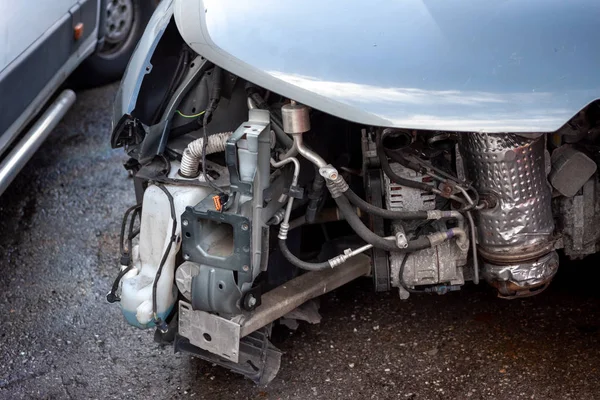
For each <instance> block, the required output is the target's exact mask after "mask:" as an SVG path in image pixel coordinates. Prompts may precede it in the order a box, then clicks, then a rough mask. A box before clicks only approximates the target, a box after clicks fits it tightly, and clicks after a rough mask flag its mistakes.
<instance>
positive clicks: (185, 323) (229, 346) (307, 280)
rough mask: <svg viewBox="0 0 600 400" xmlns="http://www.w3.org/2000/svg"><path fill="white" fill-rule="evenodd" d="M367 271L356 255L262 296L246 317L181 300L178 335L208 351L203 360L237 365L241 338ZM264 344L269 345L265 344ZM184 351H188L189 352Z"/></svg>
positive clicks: (241, 357)
mask: <svg viewBox="0 0 600 400" xmlns="http://www.w3.org/2000/svg"><path fill="white" fill-rule="evenodd" d="M369 271H370V262H369V258H368V257H366V256H363V255H359V256H356V257H354V258H352V260H351V261H349V262H348V263H346V265H344V268H333V269H332V268H329V269H326V270H323V271H313V272H308V273H306V274H304V275H301V276H299V277H297V278H295V279H293V280H292V281H290V282H288V284H286V285H283V286H279V287H277V288H276V289H274V290H271V291H270V292H268V293H266V294H265V295H263V297H262V304H261V305H260V306H259V307H257V308H256V309H255V310H254V312H253V313H252V314H251V315H250V316H248V317H245V316H243V315H239V316H238V317H237V318H235V319H226V318H223V317H220V316H218V315H216V314H210V313H207V312H203V311H198V310H194V309H193V308H192V307H191V306H190V304H188V303H185V302H183V301H182V302H180V303H179V329H180V332H179V334H180V335H181V336H182V337H184V338H185V339H186V341H187V342H188V343H190V344H191V345H193V346H194V347H196V348H198V349H202V350H204V351H206V352H207V353H202V352H200V353H198V354H197V355H201V356H202V358H205V359H209V360H211V361H212V360H213V359H212V358H210V356H209V357H206V355H208V354H216V355H217V356H219V357H222V358H224V359H225V360H227V361H228V362H231V363H236V365H240V364H243V362H245V359H246V358H247V355H244V352H245V351H246V350H245V348H244V339H243V338H245V337H252V335H253V334H254V333H255V332H256V331H258V330H260V329H261V328H263V327H264V326H268V324H270V323H271V322H273V321H275V320H276V319H278V318H281V317H283V316H285V315H287V314H289V313H290V312H291V311H293V310H294V309H295V308H297V307H299V306H301V305H302V304H304V303H306V302H307V301H308V300H310V299H313V298H316V297H318V296H321V295H322V294H324V293H327V292H330V291H332V290H334V289H336V288H338V287H340V286H342V285H343V284H345V283H348V282H350V281H352V280H354V279H356V278H358V277H360V276H364V275H366V274H368V273H369ZM265 340H266V338H265ZM264 343H265V344H267V345H268V342H267V341H265V342H264ZM176 346H177V345H176ZM186 350H187V351H189V349H186ZM274 350H276V349H274ZM263 356H264V357H265V358H268V357H269V356H275V355H274V354H263ZM278 357H280V353H278ZM278 357H277V360H278V359H279V358H278ZM259 360H260V359H259ZM217 363H218V364H221V365H226V366H228V367H229V364H228V363H223V360H222V359H221V360H218V362H217ZM256 365H260V364H259V363H257V364H256ZM274 367H275V365H271V367H270V368H271V370H272V371H271V372H272V373H271V374H269V375H268V376H267V377H264V378H262V381H263V383H268V382H269V381H270V380H271V379H273V378H274V377H275V374H276V373H277V370H278V369H279V363H278V362H277V363H276V368H274ZM238 368H239V367H237V368H235V369H234V370H236V371H237V372H240V373H242V374H244V375H246V376H249V373H248V371H247V370H239V369H238ZM273 370H274V371H273ZM249 377H250V376H249Z"/></svg>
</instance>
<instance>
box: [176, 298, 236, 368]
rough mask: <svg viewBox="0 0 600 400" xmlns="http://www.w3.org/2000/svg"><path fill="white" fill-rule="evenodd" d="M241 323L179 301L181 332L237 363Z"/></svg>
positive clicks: (201, 345) (197, 344) (202, 346)
mask: <svg viewBox="0 0 600 400" xmlns="http://www.w3.org/2000/svg"><path fill="white" fill-rule="evenodd" d="M240 328H241V327H240V325H239V324H236V323H235V322H232V321H230V320H227V319H225V318H222V317H219V316H218V315H215V314H209V313H207V312H204V311H198V310H192V306H191V304H188V303H186V302H184V301H180V302H179V334H180V335H181V336H183V337H185V338H187V339H188V340H189V341H190V343H191V344H193V345H194V346H196V347H199V348H201V349H204V350H206V351H209V352H211V353H213V354H216V355H218V356H219V357H223V358H225V359H227V360H230V361H232V362H235V363H237V362H238V361H239V354H240Z"/></svg>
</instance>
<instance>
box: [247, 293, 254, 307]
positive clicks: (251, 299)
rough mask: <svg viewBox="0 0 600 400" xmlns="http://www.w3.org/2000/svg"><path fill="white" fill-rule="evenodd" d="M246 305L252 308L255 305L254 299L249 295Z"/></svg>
mask: <svg viewBox="0 0 600 400" xmlns="http://www.w3.org/2000/svg"><path fill="white" fill-rule="evenodd" d="M248 305H249V306H250V307H254V306H255V305H256V299H255V298H254V296H252V295H250V296H249V297H248Z"/></svg>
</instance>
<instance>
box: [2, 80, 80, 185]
mask: <svg viewBox="0 0 600 400" xmlns="http://www.w3.org/2000/svg"><path fill="white" fill-rule="evenodd" d="M75 98H76V96H75V92H73V91H72V90H70V89H67V90H64V91H63V92H62V93H61V94H60V95H59V96H58V97H57V98H56V100H55V101H54V102H53V103H52V104H51V105H50V107H48V109H47V110H46V111H45V112H44V113H43V114H42V115H41V116H40V118H39V119H38V120H37V121H36V123H35V124H34V125H33V126H32V127H31V129H30V130H29V132H27V133H26V134H25V136H24V137H23V139H22V140H21V142H20V143H19V144H18V145H17V146H16V147H15V148H14V149H13V150H12V151H11V152H10V153H9V154H8V156H7V157H6V158H5V159H4V161H2V163H1V164H0V194H2V193H3V192H4V191H5V190H6V188H7V187H8V185H10V183H11V182H12V181H13V179H15V177H16V176H17V175H18V173H19V171H20V170H21V169H22V168H23V167H24V166H25V164H26V163H27V161H29V159H30V158H31V157H32V156H33V153H35V152H36V150H37V149H39V147H40V146H41V144H42V143H43V142H44V140H45V139H46V138H47V137H48V135H49V134H50V132H52V130H53V129H54V128H55V127H56V125H57V124H58V122H59V121H60V120H61V119H62V118H63V117H64V116H65V114H66V113H67V111H68V110H69V109H70V108H71V106H72V105H73V104H74V103H75Z"/></svg>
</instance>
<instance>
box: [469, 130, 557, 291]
mask: <svg viewBox="0 0 600 400" xmlns="http://www.w3.org/2000/svg"><path fill="white" fill-rule="evenodd" d="M460 139H461V153H462V154H463V156H464V158H465V161H466V163H467V168H466V170H467V174H468V176H469V178H470V179H472V180H473V186H474V187H475V188H476V189H477V190H478V191H479V193H480V195H481V197H482V198H483V199H488V204H489V205H492V204H493V207H489V208H485V209H482V210H479V211H478V212H477V214H476V215H477V229H478V232H477V233H478V241H479V253H480V255H481V256H482V257H483V258H484V259H486V260H487V263H486V264H485V267H484V276H486V277H488V278H487V280H488V282H489V281H490V278H489V277H494V276H496V275H495V274H493V273H492V272H491V271H486V270H485V268H492V267H491V266H492V265H503V264H507V263H508V264H511V265H513V266H519V265H521V266H522V268H523V269H526V268H528V267H532V265H534V263H532V261H531V260H537V259H541V258H543V257H544V256H547V254H548V253H549V252H550V251H551V250H552V249H553V237H552V234H553V231H554V220H553V218H552V210H551V190H550V185H549V184H548V181H547V179H546V176H547V172H546V161H545V160H546V147H545V136H544V135H538V136H536V137H533V138H531V137H525V136H521V135H509V134H506V135H502V134H485V133H472V134H468V135H460ZM554 271H556V270H554ZM536 272H541V271H540V269H535V268H532V271H531V274H535V273H536ZM545 272H546V271H544V274H543V275H540V276H539V279H541V280H545V281H547V282H549V281H550V280H551V279H552V276H549V275H547V274H546V273H545ZM529 278H530V279H533V278H534V277H533V276H531V275H530V276H529ZM494 286H496V285H494ZM524 290H527V289H526V288H525V289H524Z"/></svg>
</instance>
